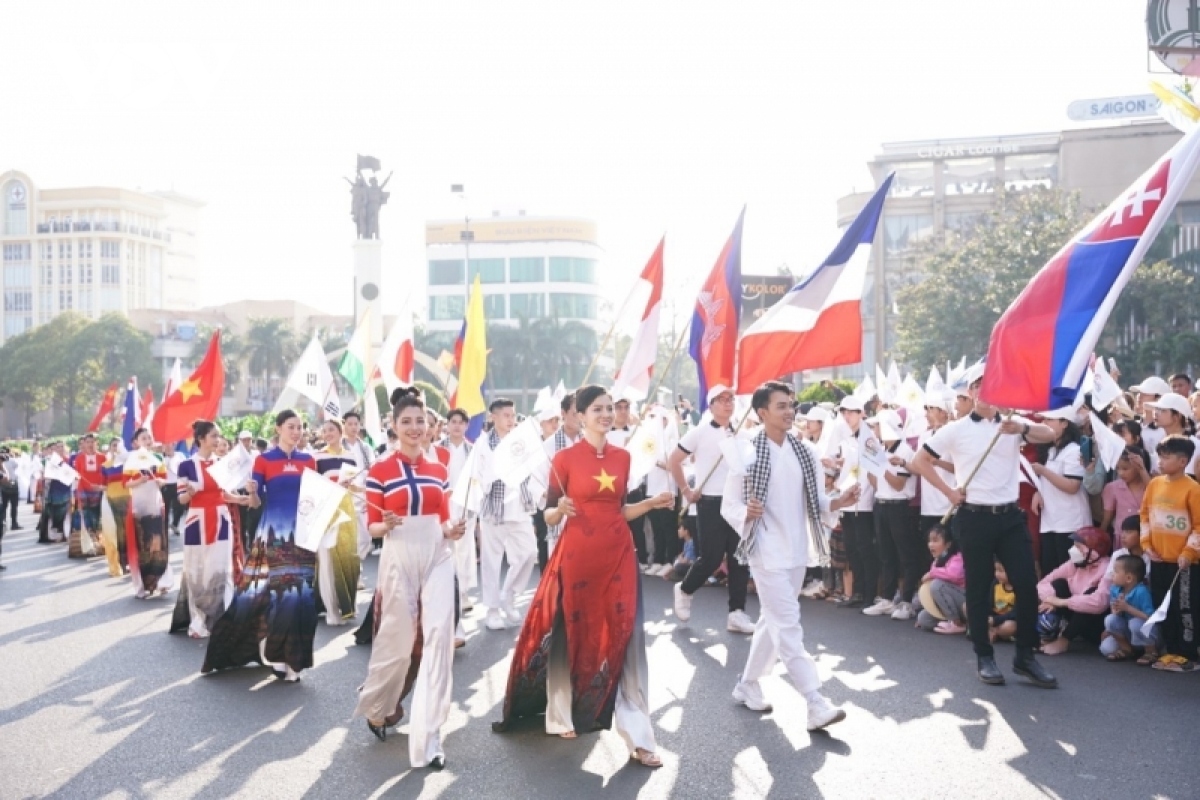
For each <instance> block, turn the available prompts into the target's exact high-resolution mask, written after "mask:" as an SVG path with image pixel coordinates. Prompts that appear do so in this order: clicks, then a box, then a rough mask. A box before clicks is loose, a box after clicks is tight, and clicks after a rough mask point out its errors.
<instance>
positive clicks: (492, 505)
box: [479, 429, 537, 523]
mask: <svg viewBox="0 0 1200 800" xmlns="http://www.w3.org/2000/svg"><path fill="white" fill-rule="evenodd" d="M499 444H500V435H499V434H498V433H496V431H495V429H492V431H491V433H489V434H488V447H490V448H491V449H492V450H495V449H496V447H497V446H498V445H499ZM521 507H522V509H523V510H524V511H525V513H526V514H532V513H533V512H534V511H536V510H537V504H536V503H534V502H533V495H532V494H531V493H530V491H529V479H528V478H526V479H525V480H523V481H521ZM479 516H480V517H481V518H482V519H484V520H486V521H487V522H497V523H498V522H504V481H492V487H491V488H490V489H489V490H488V493H487V497H485V498H483V505H482V507H481V508H480V509H479Z"/></svg>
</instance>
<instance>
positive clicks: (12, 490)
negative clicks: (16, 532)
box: [0, 486, 21, 528]
mask: <svg viewBox="0 0 1200 800" xmlns="http://www.w3.org/2000/svg"><path fill="white" fill-rule="evenodd" d="M20 502H21V491H20V489H18V488H17V487H16V486H4V487H0V524H3V522H4V515H5V512H6V511H7V513H8V514H10V515H11V519H12V526H13V527H14V528H16V527H17V505H18V504H19V503H20Z"/></svg>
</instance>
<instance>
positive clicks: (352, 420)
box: [247, 411, 375, 589]
mask: <svg viewBox="0 0 1200 800" xmlns="http://www.w3.org/2000/svg"><path fill="white" fill-rule="evenodd" d="M342 425H343V431H342V433H343V436H342V449H343V450H345V451H346V454H347V455H349V456H350V457H351V458H353V459H354V465H355V466H356V467H358V474H357V475H355V477H354V482H353V486H354V487H356V488H355V489H353V490H352V492H353V498H354V512H355V514H356V515H357V516H358V558H359V560H360V561H366V560H367V556H369V555H371V550H372V549H374V548H373V546H372V543H371V534H370V533H369V532H368V531H367V498H366V489H367V470H369V469H370V468H371V465H372V464H374V463H375V454H374V453H372V452H371V446H370V445H368V444H367V443H366V441H364V440H363V439H362V417H360V416H359V414H358V412H357V411H347V412H346V416H344V417H342ZM247 449H249V445H247ZM359 582H360V583H361V579H360V581H359ZM358 588H360V589H361V588H363V587H362V586H359V587H358Z"/></svg>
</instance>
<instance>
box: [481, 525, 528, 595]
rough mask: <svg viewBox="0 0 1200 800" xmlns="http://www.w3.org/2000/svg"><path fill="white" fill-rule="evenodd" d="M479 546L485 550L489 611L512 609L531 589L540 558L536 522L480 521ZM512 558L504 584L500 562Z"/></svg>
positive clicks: (483, 578) (484, 588) (484, 591)
mask: <svg viewBox="0 0 1200 800" xmlns="http://www.w3.org/2000/svg"><path fill="white" fill-rule="evenodd" d="M479 547H480V549H481V550H482V551H483V559H482V565H481V569H482V573H483V574H482V576H481V579H480V582H481V583H482V584H483V586H482V595H483V597H482V599H483V604H484V605H485V606H487V607H488V608H489V609H493V608H494V609H497V610H499V609H502V608H505V607H511V606H512V604H513V601H514V599H515V598H516V596H517V594H518V593H519V592H523V591H525V589H526V588H527V587H528V586H529V576H530V575H532V574H533V563H534V561H535V560H536V559H537V535H536V534H535V533H534V532H533V519H532V518H530V517H522V518H521V519H519V520H515V521H511V522H499V523H496V522H486V521H484V520H480V522H479ZM504 557H507V558H508V575H507V576H506V577H505V579H504V585H503V586H501V585H500V562H501V559H502V558H504Z"/></svg>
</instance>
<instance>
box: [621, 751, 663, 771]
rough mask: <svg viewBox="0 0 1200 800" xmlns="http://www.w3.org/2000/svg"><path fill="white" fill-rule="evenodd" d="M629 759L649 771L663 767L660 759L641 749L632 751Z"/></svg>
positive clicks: (655, 754)
mask: <svg viewBox="0 0 1200 800" xmlns="http://www.w3.org/2000/svg"><path fill="white" fill-rule="evenodd" d="M629 759H630V760H631V761H636V762H638V763H639V764H641V765H642V766H643V767H649V768H650V769H658V768H659V767H661V766H662V765H663V763H662V759H661V758H659V757H658V754H657V753H654V752H651V751H650V750H645V749H643V748H641V747H639V748H638V749H637V750H634V751H633V753H631V754H630V756H629Z"/></svg>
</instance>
